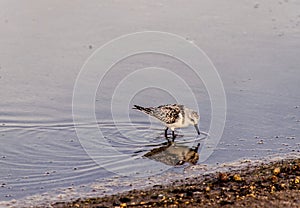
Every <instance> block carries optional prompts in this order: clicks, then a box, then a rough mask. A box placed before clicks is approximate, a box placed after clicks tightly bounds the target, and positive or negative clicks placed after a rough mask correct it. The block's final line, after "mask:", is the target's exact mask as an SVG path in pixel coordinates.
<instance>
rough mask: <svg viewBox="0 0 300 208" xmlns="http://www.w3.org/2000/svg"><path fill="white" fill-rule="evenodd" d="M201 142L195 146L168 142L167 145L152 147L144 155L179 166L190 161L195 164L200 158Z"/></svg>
mask: <svg viewBox="0 0 300 208" xmlns="http://www.w3.org/2000/svg"><path fill="white" fill-rule="evenodd" d="M199 146H200V143H198V145H197V146H196V147H194V148H190V147H188V146H185V145H179V144H176V143H175V142H168V143H167V144H166V145H164V146H161V147H158V148H155V149H152V150H151V151H150V152H148V153H146V154H145V155H144V157H147V158H149V159H151V160H156V161H158V162H161V163H164V164H166V165H171V166H178V165H183V164H184V163H186V162H188V163H190V164H193V165H195V164H196V163H197V162H198V160H199V154H198V149H199Z"/></svg>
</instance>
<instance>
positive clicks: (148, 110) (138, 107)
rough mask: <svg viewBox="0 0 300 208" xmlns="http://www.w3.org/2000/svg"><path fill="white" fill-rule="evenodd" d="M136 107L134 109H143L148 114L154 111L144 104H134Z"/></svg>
mask: <svg viewBox="0 0 300 208" xmlns="http://www.w3.org/2000/svg"><path fill="white" fill-rule="evenodd" d="M133 106H134V107H133V108H132V109H136V110H139V111H142V112H144V113H147V114H151V113H152V109H151V108H144V107H142V106H139V105H133Z"/></svg>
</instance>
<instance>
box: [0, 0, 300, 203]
mask: <svg viewBox="0 0 300 208" xmlns="http://www.w3.org/2000/svg"><path fill="white" fill-rule="evenodd" d="M94 3H95V4H84V5H83V4H79V3H78V2H72V4H71V3H69V2H64V3H62V4H57V3H56V2H53V1H51V2H47V3H41V2H33V3H32V4H31V6H28V5H25V4H24V5H22V4H20V3H18V4H16V3H15V2H13V1H1V3H0V4H1V5H0V8H1V9H0V10H1V12H0V14H1V16H0V28H1V29H0V31H1V33H0V46H1V52H0V85H1V87H0V95H1V99H0V106H1V109H0V141H1V145H0V166H1V168H0V185H1V187H0V201H10V200H13V199H16V200H18V201H21V199H22V198H24V197H31V198H32V199H33V201H34V199H36V200H37V201H38V199H39V200H41V198H42V196H45V197H46V196H47V197H48V199H51V198H52V197H53V198H56V199H59V197H62V199H65V198H63V196H64V195H63V194H66V192H67V195H68V196H69V197H76V196H88V195H92V193H93V194H97V193H98V194H104V193H114V192H116V191H122V190H126V189H131V188H138V187H142V186H145V185H147V184H145V178H148V177H149V176H148V175H149V174H150V175H151V174H153V173H161V172H162V171H164V174H162V175H161V177H160V176H157V175H155V176H153V178H155V179H153V178H152V179H151V180H153V181H152V182H151V181H150V182H149V184H150V185H152V184H155V182H156V181H164V182H168V181H169V180H171V178H172V177H173V176H174V175H176V177H180V176H182V177H188V176H189V173H191V174H192V172H189V171H187V170H190V169H191V168H192V169H196V170H197V168H198V169H201V168H202V167H203V165H207V166H210V167H212V169H213V167H217V164H222V163H229V162H232V161H237V160H241V159H249V158H251V159H262V160H263V158H265V157H272V155H278V154H279V155H281V156H282V157H284V156H285V155H288V154H290V153H292V152H299V150H300V140H299V135H300V128H299V127H300V91H299V83H300V70H299V66H300V60H299V53H300V51H299V49H300V41H299V40H300V28H299V24H300V16H299V15H300V14H299V11H300V8H299V7H300V5H299V3H298V2H297V1H284V2H282V3H281V4H280V3H278V2H273V1H271V0H270V1H264V2H259V1H258V2H257V3H256V4H255V5H254V4H253V2H252V1H245V2H244V3H241V2H236V1H234V0H232V1H230V2H227V3H226V4H221V3H220V2H216V1H211V2H210V3H205V2H202V3H199V2H194V3H192V4H191V6H189V7H187V8H189V12H185V13H186V15H182V12H179V11H181V9H183V8H185V7H184V6H183V5H182V2H177V3H178V4H173V3H170V2H164V3H162V4H161V5H159V4H156V3H150V2H143V3H139V4H136V5H134V6H133V5H131V3H129V2H118V3H116V2H114V3H113V2H111V3H108V2H107V3H98V2H97V3H96V2H94ZM130 5H131V6H132V7H130ZM232 5H234V7H233V6H232ZM257 5H258V6H257ZM185 6H186V5H185ZM71 10H72V11H74V12H72V13H68V12H66V11H71ZM15 11H18V12H15ZM99 11H101V12H99ZM245 14H247V15H246V16H245ZM58 16H59V17H62V18H57V17H58ZM257 18H259V21H258V20H257ZM174 22H176V24H174ZM171 26H172V27H171ZM142 30H159V31H168V32H171V33H175V34H179V35H181V36H183V37H185V38H186V39H187V40H188V41H192V42H194V43H195V44H197V45H198V46H199V47H200V48H201V49H203V50H204V51H205V52H206V53H207V54H208V55H209V57H210V58H211V60H212V61H213V63H214V64H215V66H216V68H217V70H218V72H219V74H220V77H221V79H222V81H223V84H224V88H225V92H226V98H227V117H226V118H227V119H226V125H225V130H224V132H223V136H222V138H221V141H220V143H219V144H218V146H217V148H216V149H215V150H214V152H213V154H212V155H211V156H210V157H209V158H208V160H205V161H201V150H202V149H201V147H202V146H201V145H200V148H199V150H198V153H199V158H200V159H199V160H200V161H201V162H198V165H196V166H189V165H188V164H187V163H186V164H184V165H183V166H176V167H171V166H170V165H167V164H164V163H163V162H161V161H156V160H154V159H153V158H152V159H149V158H145V157H143V155H145V154H147V153H148V152H150V151H151V150H153V149H155V148H159V147H162V146H164V145H165V143H166V140H165V139H164V137H163V130H164V127H163V126H162V125H161V124H160V123H158V122H156V121H155V120H153V119H149V118H148V117H147V116H145V115H143V114H142V113H139V112H136V111H134V110H132V109H131V106H133V104H139V105H149V106H152V105H160V104H164V103H174V102H176V96H175V97H174V96H172V95H171V94H170V93H169V92H167V91H164V90H161V89H157V88H147V89H145V90H142V91H140V92H139V93H138V94H136V95H135V96H134V97H133V98H132V99H131V101H130V103H129V104H128V105H126V106H125V108H126V111H125V112H124V106H122V99H123V98H124V97H126V96H131V95H126V94H125V95H124V94H123V95H120V97H118V96H117V97H115V98H112V97H111V96H112V94H114V91H115V89H116V87H117V86H118V84H119V83H120V82H121V81H122V79H123V78H124V77H125V76H126V75H128V74H130V73H131V72H133V71H134V70H137V69H140V68H145V67H153V66H154V67H157V68H166V69H172V72H174V73H177V74H178V75H179V76H180V77H183V78H184V79H185V80H186V82H188V84H189V86H190V87H191V88H192V90H193V92H194V94H195V97H196V99H197V103H196V104H197V105H199V111H200V114H201V122H200V130H201V131H204V132H208V131H209V126H210V122H211V106H210V105H211V102H210V97H209V95H208V92H207V90H206V89H205V84H204V83H203V82H202V80H199V79H198V78H197V77H195V76H194V75H193V73H192V72H191V70H190V69H189V68H188V67H187V66H186V65H185V64H183V63H181V62H180V61H179V60H175V59H172V58H170V57H167V56H163V55H159V54H142V55H136V56H132V57H130V58H127V59H125V60H122V61H121V62H119V63H118V64H116V65H114V66H113V67H112V68H111V70H110V71H109V73H108V74H106V77H105V79H103V81H102V82H101V84H100V85H99V87H98V90H97V92H96V96H95V117H96V119H97V127H98V128H99V130H100V131H101V132H102V134H103V136H104V137H105V139H106V140H105V141H106V142H108V143H109V144H110V146H111V147H113V148H115V149H116V150H118V151H119V152H121V153H122V154H123V155H125V156H126V157H125V158H121V159H120V160H119V161H117V162H116V161H113V162H111V160H110V159H111V158H108V159H109V160H108V161H109V162H110V163H109V162H108V164H107V165H106V166H105V165H103V164H100V165H99V164H98V163H97V158H96V157H95V158H91V157H90V156H89V155H88V153H87V150H86V148H84V144H83V142H90V143H91V145H93V146H94V147H95V149H96V150H97V151H96V152H95V153H94V154H95V155H94V156H97V155H98V156H103V154H102V152H101V145H104V147H105V145H107V143H105V144H103V140H99V138H98V137H97V134H96V133H95V131H94V126H93V124H92V123H91V121H89V120H84V119H82V122H80V123H76V128H79V129H82V130H84V131H85V132H86V136H85V137H84V138H78V136H77V134H76V129H75V126H74V123H73V117H72V95H73V87H74V84H75V81H76V77H77V75H78V73H79V71H80V68H81V66H82V65H83V63H84V62H85V60H86V59H87V58H88V57H89V56H90V55H91V53H92V52H93V51H95V50H96V49H97V48H98V47H100V46H102V45H103V44H105V43H106V42H107V41H110V40H111V39H113V38H115V37H118V36H120V35H123V34H127V33H131V32H136V31H142ZM99 70H104V69H99ZM167 81H168V80H166V83H167ZM140 82H144V80H140ZM176 90H177V97H180V98H181V99H185V97H187V96H188V93H189V92H188V91H187V90H186V89H181V88H178V89H176ZM83 96H84V95H83ZM122 96H123V97H122ZM113 99H115V101H116V105H114V109H113V110H114V112H113V113H114V116H116V117H114V119H113V118H112V116H113V115H112V114H111V104H110V103H111V101H112V100H113ZM118 99H119V100H118ZM118 104H119V105H118ZM184 104H186V105H187V106H189V107H191V108H196V107H197V106H195V105H194V104H193V103H184ZM78 106H79V108H80V109H81V110H82V111H85V110H86V109H87V108H88V107H89V106H85V103H84V102H82V103H78ZM128 119H129V120H128ZM129 121H130V122H129ZM177 133H178V134H179V136H178V138H177V140H176V142H178V143H180V144H177V145H184V146H185V147H186V148H187V149H189V148H192V147H194V146H196V145H197V143H198V142H200V144H203V142H204V141H205V139H209V137H205V136H203V137H196V135H195V129H193V127H189V128H187V129H182V130H178V131H177ZM97 147H99V148H97ZM102 147H103V146H102ZM185 150H186V149H185ZM175 159H178V158H177V157H176V158H175ZM102 161H103V160H102ZM98 162H99V161H98ZM103 166H104V167H106V168H107V169H109V170H114V171H112V172H111V171H107V170H105V169H104V168H103ZM136 166H138V167H139V168H141V169H139V168H136ZM143 167H144V168H145V169H147V170H146V171H145V172H147V173H148V175H147V174H145V175H144V172H142V171H141V170H142V168H143ZM129 170H130V171H132V172H131V173H132V174H135V175H134V180H133V177H128V176H122V174H123V173H124V172H128V171H129ZM117 171H120V173H122V174H120V175H116V174H115V173H114V172H117ZM130 171H129V172H130ZM199 173H200V172H199ZM193 174H195V173H193ZM123 175H124V174H123ZM125 175H126V174H125ZM131 176H132V175H131ZM120 184H122V186H121V185H120ZM119 185H120V187H119ZM121 187H122V188H121ZM93 190H94V192H93ZM71 192H72V193H73V194H71ZM54 196H55V197H54ZM47 197H46V198H47ZM33 203H34V202H33Z"/></svg>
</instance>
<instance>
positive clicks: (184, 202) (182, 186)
mask: <svg viewBox="0 0 300 208" xmlns="http://www.w3.org/2000/svg"><path fill="white" fill-rule="evenodd" d="M250 205H251V207H271V206H273V207H283V206H286V207H300V159H299V158H297V159H285V160H281V161H277V162H270V163H267V164H261V165H258V166H249V167H246V168H243V169H241V170H234V171H229V172H218V173H214V174H208V175H204V176H201V177H197V178H187V179H185V180H179V181H175V182H174V183H173V184H170V185H155V186H153V188H150V189H144V190H132V191H129V192H124V193H120V194H115V195H112V196H105V197H99V198H87V199H78V200H75V201H73V202H57V203H55V204H52V206H53V207H56V208H60V207H164V206H167V207H199V206H201V207H219V206H225V207H243V206H244V207H249V206H250Z"/></svg>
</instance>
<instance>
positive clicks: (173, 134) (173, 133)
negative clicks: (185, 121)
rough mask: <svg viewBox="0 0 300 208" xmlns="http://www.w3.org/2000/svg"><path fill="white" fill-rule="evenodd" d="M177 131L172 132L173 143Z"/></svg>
mask: <svg viewBox="0 0 300 208" xmlns="http://www.w3.org/2000/svg"><path fill="white" fill-rule="evenodd" d="M175 137H176V136H175V131H172V141H173V142H174V140H175Z"/></svg>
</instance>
